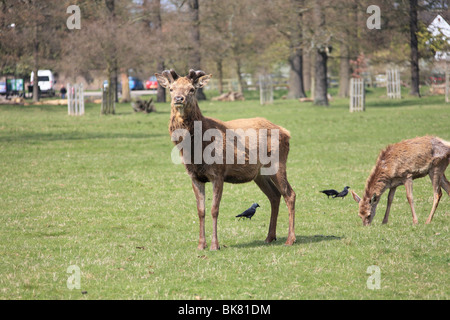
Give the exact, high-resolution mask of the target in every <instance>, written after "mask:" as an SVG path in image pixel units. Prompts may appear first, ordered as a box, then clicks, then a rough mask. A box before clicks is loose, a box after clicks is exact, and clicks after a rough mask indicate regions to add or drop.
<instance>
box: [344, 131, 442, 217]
mask: <svg viewBox="0 0 450 320" xmlns="http://www.w3.org/2000/svg"><path fill="white" fill-rule="evenodd" d="M449 161H450V143H449V142H447V141H444V140H442V139H440V138H438V137H431V136H425V137H417V138H414V139H410V140H404V141H401V142H399V143H396V144H392V145H389V146H387V147H386V148H385V149H384V150H383V151H381V152H380V154H379V156H378V160H377V163H376V165H375V167H374V168H373V170H372V173H371V174H370V175H369V178H368V179H367V183H366V189H365V191H364V197H363V198H362V199H361V198H360V197H359V196H358V195H357V194H356V193H355V192H353V191H352V195H353V198H354V199H355V201H356V202H358V203H359V216H360V217H361V219H362V220H363V224H364V225H369V224H370V223H371V222H372V220H373V218H374V216H375V212H376V208H377V205H378V202H379V201H380V197H381V195H382V194H383V192H384V191H386V189H389V195H388V201H387V208H386V213H385V215H384V219H383V224H385V223H387V222H388V219H389V211H390V209H391V204H392V200H393V199H394V194H395V190H396V189H397V187H398V186H400V185H402V184H404V185H405V188H406V197H407V199H408V202H409V205H410V206H411V211H412V216H413V223H414V224H417V216H416V212H415V210H414V203H413V195H412V190H413V180H414V179H417V178H422V177H424V176H426V175H427V174H428V175H429V176H430V179H431V183H432V184H433V192H434V201H433V207H432V208H431V213H430V215H429V217H428V219H427V221H426V223H427V224H428V223H430V222H431V220H432V219H433V215H434V212H435V211H436V208H437V206H438V203H439V200H440V199H441V196H442V191H441V187H442V188H443V189H444V190H445V191H446V192H447V193H448V195H450V183H449V182H448V180H447V179H446V178H445V175H444V173H445V169H446V168H447V166H448V164H449Z"/></svg>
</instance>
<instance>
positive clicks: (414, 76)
mask: <svg viewBox="0 0 450 320" xmlns="http://www.w3.org/2000/svg"><path fill="white" fill-rule="evenodd" d="M409 31H410V35H411V39H410V44H411V91H410V94H411V95H414V96H418V97H420V88H419V80H420V78H419V49H418V41H417V31H418V25H417V0H411V1H410V2H409Z"/></svg>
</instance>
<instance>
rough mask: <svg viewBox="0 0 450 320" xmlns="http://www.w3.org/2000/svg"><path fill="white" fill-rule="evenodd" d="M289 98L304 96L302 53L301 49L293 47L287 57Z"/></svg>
mask: <svg viewBox="0 0 450 320" xmlns="http://www.w3.org/2000/svg"><path fill="white" fill-rule="evenodd" d="M289 65H290V67H291V70H290V72H289V92H288V98H289V99H298V98H305V97H306V94H305V89H304V87H303V53H302V49H300V48H299V49H295V50H294V52H293V53H292V54H291V56H290V57H289Z"/></svg>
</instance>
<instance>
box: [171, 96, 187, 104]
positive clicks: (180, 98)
mask: <svg viewBox="0 0 450 320" xmlns="http://www.w3.org/2000/svg"><path fill="white" fill-rule="evenodd" d="M173 100H174V102H175V103H183V102H184V97H183V96H176V97H175V98H173Z"/></svg>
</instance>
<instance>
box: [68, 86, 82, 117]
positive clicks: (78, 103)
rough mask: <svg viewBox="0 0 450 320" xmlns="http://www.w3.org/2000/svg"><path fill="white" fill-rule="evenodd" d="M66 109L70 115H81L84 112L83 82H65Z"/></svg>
mask: <svg viewBox="0 0 450 320" xmlns="http://www.w3.org/2000/svg"><path fill="white" fill-rule="evenodd" d="M67 111H68V113H69V115H70V116H82V115H83V114H84V90H83V84H74V85H71V84H70V83H68V84H67Z"/></svg>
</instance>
